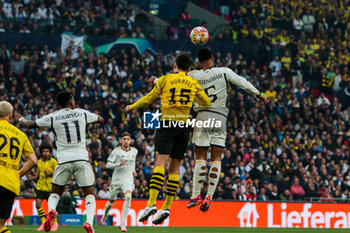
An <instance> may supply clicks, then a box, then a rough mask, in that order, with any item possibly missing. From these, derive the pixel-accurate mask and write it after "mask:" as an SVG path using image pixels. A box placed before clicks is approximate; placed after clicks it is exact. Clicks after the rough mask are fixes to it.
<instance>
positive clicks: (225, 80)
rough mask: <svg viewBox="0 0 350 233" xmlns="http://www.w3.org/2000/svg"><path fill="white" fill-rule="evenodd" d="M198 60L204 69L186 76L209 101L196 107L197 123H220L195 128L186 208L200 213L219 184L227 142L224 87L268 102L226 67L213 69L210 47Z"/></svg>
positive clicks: (203, 49) (204, 209) (208, 204)
mask: <svg viewBox="0 0 350 233" xmlns="http://www.w3.org/2000/svg"><path fill="white" fill-rule="evenodd" d="M197 56H198V59H199V63H200V65H201V66H202V67H203V70H200V71H192V72H190V73H189V74H188V75H190V76H191V77H193V78H194V79H196V80H197V81H198V82H199V83H200V84H201V86H202V88H203V90H204V91H205V92H206V93H207V95H208V97H209V98H210V100H211V105H210V106H208V107H200V106H195V107H194V110H195V111H197V112H198V114H197V120H202V121H204V120H207V119H215V120H220V121H221V128H197V127H195V128H194V132H193V138H192V141H193V143H194V145H195V153H196V163H195V168H194V171H193V192H192V197H191V200H190V202H189V204H188V205H187V207H188V208H192V207H194V206H197V205H201V207H200V210H202V211H203V212H205V211H208V209H209V206H210V203H211V200H212V196H213V194H214V191H215V189H216V186H217V184H218V181H219V178H220V173H221V155H222V153H223V150H224V148H225V142H226V121H227V115H228V109H227V107H226V101H227V88H228V86H229V83H232V84H234V85H236V86H238V87H240V88H242V89H243V90H245V91H246V92H248V93H249V94H252V95H254V96H255V97H256V98H259V99H260V100H262V101H263V102H264V103H268V100H267V99H265V97H264V96H262V95H261V93H260V92H259V91H258V90H257V89H256V88H255V87H254V86H253V85H252V84H251V83H250V82H248V81H247V80H246V79H245V78H243V77H241V76H239V75H237V74H236V73H235V72H233V71H232V70H231V69H230V68H227V67H213V65H214V58H213V56H212V53H211V51H210V49H209V48H202V49H200V50H199V51H198V55H197ZM209 147H210V148H211V166H210V170H209V175H208V185H209V187H208V193H207V195H206V198H205V199H204V201H203V200H202V198H201V195H200V190H201V187H202V183H203V181H204V180H206V158H207V153H208V148H209Z"/></svg>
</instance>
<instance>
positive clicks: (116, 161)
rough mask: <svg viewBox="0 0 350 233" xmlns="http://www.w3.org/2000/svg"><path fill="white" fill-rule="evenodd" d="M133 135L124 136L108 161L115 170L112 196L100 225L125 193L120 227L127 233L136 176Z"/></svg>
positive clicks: (135, 151)
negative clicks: (127, 221) (127, 219)
mask: <svg viewBox="0 0 350 233" xmlns="http://www.w3.org/2000/svg"><path fill="white" fill-rule="evenodd" d="M130 144H131V135H130V134H129V133H127V132H125V133H123V134H122V137H121V146H119V147H117V148H115V149H114V150H113V151H112V152H111V154H110V155H109V157H108V159H107V165H106V168H107V169H113V170H114V171H113V175H112V182H111V185H110V186H109V191H110V192H111V196H110V199H109V201H108V202H107V203H106V207H105V211H104V214H103V216H102V218H101V219H100V225H104V224H105V223H106V220H107V217H108V212H109V210H110V209H111V208H112V206H113V204H114V201H115V200H116V199H117V197H118V194H120V193H123V194H124V197H125V201H124V205H123V211H122V222H121V224H120V226H119V228H120V230H121V231H122V232H126V231H127V230H126V218H127V216H128V213H129V210H130V204H131V195H132V192H133V191H134V187H135V185H134V176H136V172H135V164H136V156H137V153H138V151H137V149H136V148H135V147H131V146H130Z"/></svg>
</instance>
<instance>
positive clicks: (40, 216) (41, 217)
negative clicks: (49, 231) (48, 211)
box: [36, 207, 45, 224]
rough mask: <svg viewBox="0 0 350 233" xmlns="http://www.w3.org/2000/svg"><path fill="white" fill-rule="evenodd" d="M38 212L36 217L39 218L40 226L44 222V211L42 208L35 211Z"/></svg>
mask: <svg viewBox="0 0 350 233" xmlns="http://www.w3.org/2000/svg"><path fill="white" fill-rule="evenodd" d="M36 210H37V211H38V215H39V218H40V221H41V224H43V223H44V222H45V213H44V210H43V208H41V207H40V208H38V209H36Z"/></svg>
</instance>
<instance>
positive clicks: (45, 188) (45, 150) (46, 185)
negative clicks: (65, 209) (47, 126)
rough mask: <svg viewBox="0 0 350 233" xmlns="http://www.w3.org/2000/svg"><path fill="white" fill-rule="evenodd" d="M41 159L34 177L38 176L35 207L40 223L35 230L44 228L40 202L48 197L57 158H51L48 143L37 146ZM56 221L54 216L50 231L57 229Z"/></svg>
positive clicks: (50, 149) (50, 148)
mask: <svg viewBox="0 0 350 233" xmlns="http://www.w3.org/2000/svg"><path fill="white" fill-rule="evenodd" d="M39 150H40V155H41V159H39V161H38V165H37V167H36V174H35V178H39V180H38V182H37V184H36V197H35V207H36V209H37V211H38V214H39V217H40V220H41V225H40V227H39V228H38V229H37V231H42V230H44V223H45V213H44V210H43V208H41V204H42V202H43V200H48V199H49V197H50V193H51V189H52V184H51V180H52V176H53V172H54V171H55V169H56V166H57V160H56V159H54V158H52V156H51V154H52V147H51V146H50V145H48V144H42V145H41V146H40V148H39ZM57 228H58V223H57V218H56V217H55V219H54V223H53V225H52V228H51V231H57Z"/></svg>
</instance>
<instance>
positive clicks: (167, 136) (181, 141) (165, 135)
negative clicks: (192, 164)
mask: <svg viewBox="0 0 350 233" xmlns="http://www.w3.org/2000/svg"><path fill="white" fill-rule="evenodd" d="M190 130H191V129H190V128H161V129H157V132H156V137H155V147H156V152H158V154H168V155H170V157H171V158H175V159H182V158H183V157H184V154H185V152H186V148H187V144H188V140H189V137H190Z"/></svg>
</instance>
